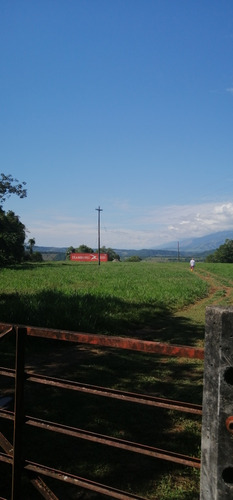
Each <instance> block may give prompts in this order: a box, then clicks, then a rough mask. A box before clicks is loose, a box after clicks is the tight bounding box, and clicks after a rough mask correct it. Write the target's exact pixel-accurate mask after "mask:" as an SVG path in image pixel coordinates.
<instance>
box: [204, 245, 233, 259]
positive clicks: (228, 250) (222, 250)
mask: <svg viewBox="0 0 233 500" xmlns="http://www.w3.org/2000/svg"><path fill="white" fill-rule="evenodd" d="M206 262H228V263H231V262H233V240H229V239H226V240H225V243H224V244H223V245H220V247H219V248H217V250H215V252H214V253H212V254H210V255H208V256H207V257H206Z"/></svg>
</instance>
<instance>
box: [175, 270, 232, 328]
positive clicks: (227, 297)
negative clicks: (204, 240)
mask: <svg viewBox="0 0 233 500" xmlns="http://www.w3.org/2000/svg"><path fill="white" fill-rule="evenodd" d="M195 273H196V274H197V275H198V277H199V278H201V279H202V280H204V281H205V282H206V283H207V284H208V286H209V293H208V296H207V297H205V298H203V299H200V300H198V301H197V302H195V303H194V304H190V305H189V306H187V307H185V308H184V309H183V310H182V311H178V312H177V313H176V314H175V316H176V317H181V316H182V317H186V318H189V319H190V320H191V321H193V322H196V323H198V324H203V325H204V324H205V310H206V307H207V306H211V305H219V306H225V307H230V306H233V280H227V279H223V278H222V277H221V276H217V275H216V274H214V273H210V272H209V271H207V270H205V269H197V270H196V271H195Z"/></svg>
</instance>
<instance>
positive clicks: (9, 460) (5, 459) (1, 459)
mask: <svg viewBox="0 0 233 500" xmlns="http://www.w3.org/2000/svg"><path fill="white" fill-rule="evenodd" d="M0 462H5V463H6V464H10V465H12V464H13V457H11V456H9V455H6V453H2V452H1V451H0Z"/></svg>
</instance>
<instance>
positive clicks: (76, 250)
mask: <svg viewBox="0 0 233 500" xmlns="http://www.w3.org/2000/svg"><path fill="white" fill-rule="evenodd" d="M97 252H98V250H93V248H90V247H88V246H87V245H80V246H79V247H78V248H74V247H73V246H70V247H69V248H67V251H66V259H69V258H70V254H71V253H97ZM100 253H106V254H108V260H110V261H111V260H120V256H119V255H118V254H117V253H116V252H115V251H114V250H113V249H112V248H106V247H105V246H103V247H101V248H100Z"/></svg>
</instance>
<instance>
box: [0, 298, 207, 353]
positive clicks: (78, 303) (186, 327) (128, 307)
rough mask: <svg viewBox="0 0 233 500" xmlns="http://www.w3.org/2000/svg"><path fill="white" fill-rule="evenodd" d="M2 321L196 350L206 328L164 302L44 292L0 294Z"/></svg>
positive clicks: (0, 316)
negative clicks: (116, 336) (175, 312)
mask: <svg viewBox="0 0 233 500" xmlns="http://www.w3.org/2000/svg"><path fill="white" fill-rule="evenodd" d="M0 320H1V321H2V322H7V323H15V324H25V325H31V326H38V327H44V328H55V329H65V330H71V331H82V332H88V333H99V334H109V335H124V336H131V337H139V338H141V339H144V340H156V341H162V342H171V343H176V344H185V345H190V346H194V345H196V344H197V342H199V341H200V339H203V337H204V328H203V327H201V326H200V325H194V324H193V323H192V322H190V321H189V320H188V319H187V318H182V317H175V316H174V315H173V313H172V310H170V309H169V308H168V307H166V306H165V305H164V304H163V303H161V302H156V303H151V302H149V303H145V302H143V303H133V302H128V301H127V300H121V299H118V298H116V297H106V296H103V297H101V296H95V295H91V294H90V293H88V294H83V293H82V294H80V293H78V292H77V291H75V292H73V293H72V294H65V293H62V292H61V291H56V290H52V291H43V292H38V293H34V294H31V295H29V294H18V293H11V294H0Z"/></svg>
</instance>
